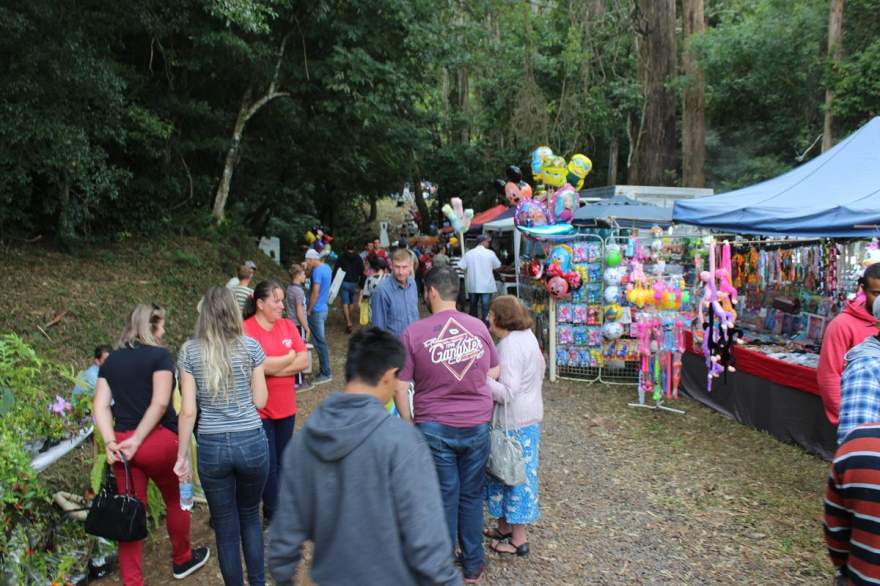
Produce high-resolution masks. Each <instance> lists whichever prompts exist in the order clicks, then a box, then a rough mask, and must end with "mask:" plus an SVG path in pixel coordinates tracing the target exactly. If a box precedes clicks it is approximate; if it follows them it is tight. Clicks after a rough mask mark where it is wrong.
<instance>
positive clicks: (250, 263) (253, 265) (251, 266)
mask: <svg viewBox="0 0 880 586" xmlns="http://www.w3.org/2000/svg"><path fill="white" fill-rule="evenodd" d="M244 266H246V267H247V268H249V269H254V270H257V263H255V262H254V261H252V260H246V261H244Z"/></svg>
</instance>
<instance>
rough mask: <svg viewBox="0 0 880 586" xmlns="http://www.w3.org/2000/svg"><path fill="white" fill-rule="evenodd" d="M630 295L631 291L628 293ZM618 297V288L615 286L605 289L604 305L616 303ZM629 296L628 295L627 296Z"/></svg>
mask: <svg viewBox="0 0 880 586" xmlns="http://www.w3.org/2000/svg"><path fill="white" fill-rule="evenodd" d="M630 293H632V291H630ZM619 296H620V287H618V286H616V285H611V286H610V287H606V288H605V293H604V297H605V303H617V302H618V300H619ZM627 296H629V295H627Z"/></svg>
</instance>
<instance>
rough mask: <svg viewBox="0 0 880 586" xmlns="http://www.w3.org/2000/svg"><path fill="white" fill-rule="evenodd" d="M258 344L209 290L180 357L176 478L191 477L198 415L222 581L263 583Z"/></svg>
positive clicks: (226, 294)
mask: <svg viewBox="0 0 880 586" xmlns="http://www.w3.org/2000/svg"><path fill="white" fill-rule="evenodd" d="M265 359H266V356H265V354H264V353H263V350H262V348H261V347H260V344H259V343H257V341H256V340H254V339H253V338H249V337H247V336H245V335H244V332H243V330H242V322H241V313H240V312H239V309H238V304H237V303H236V302H235V298H234V297H233V295H232V292H231V291H230V290H229V289H226V288H224V287H212V288H211V289H208V292H207V293H206V294H205V297H204V299H203V301H202V303H201V309H200V311H199V317H198V320H197V321H196V329H195V335H194V336H193V337H192V338H191V339H190V340H188V341H187V342H186V343H185V344H184V345H183V348H182V349H181V351H180V356H179V358H178V366H179V367H180V389H181V397H182V405H181V411H180V416H179V425H178V427H179V445H180V448H179V449H178V453H177V463H176V464H175V466H174V472H175V473H177V475H178V476H179V477H180V478H181V479H188V478H190V477H191V475H192V467H191V464H190V461H189V459H190V456H189V453H190V452H189V445H190V438H191V436H192V432H193V426H194V424H195V420H196V412H197V411H198V412H199V422H198V444H199V450H198V466H199V477H200V478H201V482H202V488H204V490H205V497H206V498H207V500H208V508H209V509H210V511H211V518H212V519H213V521H214V534H215V537H216V539H217V554H218V558H219V561H220V572H221V573H222V574H223V581H224V582H225V583H226V584H227V585H228V584H236V585H237V584H244V576H243V574H242V568H241V550H242V549H243V550H244V560H245V564H246V565H247V573H248V583H250V584H251V585H254V584H264V583H265V573H264V569H263V531H262V524H261V521H260V501H261V499H262V495H263V487H264V486H265V484H266V478H267V477H268V476H269V444H268V440H267V439H266V434H265V432H264V431H263V425H262V423H261V421H260V416H259V414H258V413H257V409H258V408H261V407H263V406H264V405H265V404H266V398H267V396H268V391H267V390H266V379H265V376H264V373H263V362H264V361H265Z"/></svg>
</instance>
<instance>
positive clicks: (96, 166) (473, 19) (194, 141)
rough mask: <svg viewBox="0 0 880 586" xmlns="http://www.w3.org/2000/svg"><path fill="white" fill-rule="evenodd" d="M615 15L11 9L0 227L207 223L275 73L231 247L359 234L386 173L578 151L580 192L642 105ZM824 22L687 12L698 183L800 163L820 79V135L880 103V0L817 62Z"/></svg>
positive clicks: (450, 185)
mask: <svg viewBox="0 0 880 586" xmlns="http://www.w3.org/2000/svg"><path fill="white" fill-rule="evenodd" d="M635 4H636V3H634V2H633V1H632V0H563V1H560V2H551V3H548V2H531V3H529V2H509V1H507V0H475V1H469V2H451V3H436V2H431V1H430V0H329V1H328V0H305V1H303V2H297V3H293V2H290V0H180V1H179V2H174V3H168V2H159V1H156V0H133V1H132V2H125V3H107V2H98V1H96V0H86V1H84V2H80V3H78V4H77V5H76V7H75V8H74V7H71V6H68V5H67V4H65V3H63V2H62V3H59V2H54V1H52V0H33V1H31V2H25V3H13V4H9V5H7V6H4V7H3V8H0V50H2V51H3V53H4V54H5V55H7V56H8V59H7V61H8V62H9V64H10V65H9V67H8V68H7V70H6V71H5V72H4V73H5V76H4V84H3V87H2V88H0V114H2V115H0V144H2V145H3V147H2V148H0V171H2V172H0V233H2V234H3V237H4V239H30V238H33V237H36V236H38V235H42V236H43V237H44V238H45V239H46V240H55V241H59V242H61V243H62V244H65V245H67V246H68V247H70V249H71V250H72V249H73V247H74V246H75V245H77V243H80V244H79V245H80V246H81V243H82V242H83V241H86V242H88V241H94V240H100V239H108V240H112V239H126V238H134V237H137V236H139V235H141V234H149V233H160V234H168V233H176V234H179V235H194V234H198V235H201V234H203V233H205V232H207V231H208V225H209V224H210V220H209V212H210V210H211V207H212V204H213V200H214V194H215V191H216V189H217V186H218V184H219V183H220V177H221V173H222V169H223V162H224V160H225V157H226V154H227V152H228V151H229V149H230V146H232V142H231V140H232V129H233V127H234V125H235V121H236V119H237V117H238V116H239V114H240V112H242V111H245V110H246V109H247V107H248V106H250V105H253V103H254V100H256V99H258V98H259V97H261V96H264V95H265V94H266V92H267V91H268V90H269V88H270V83H272V82H273V80H274V82H275V85H274V86H271V87H272V88H273V89H274V90H275V91H276V92H279V94H278V95H277V97H275V98H274V99H272V100H270V101H268V102H266V103H265V104H264V105H263V106H262V107H260V108H259V109H258V110H257V111H256V112H255V113H254V114H253V116H251V117H250V118H249V119H248V121H247V125H246V127H245V130H244V133H243V138H242V140H241V142H240V143H239V144H237V145H236V146H237V147H238V150H237V152H236V153H234V157H233V158H234V160H235V162H236V165H235V172H234V175H233V178H232V184H231V192H230V197H229V200H228V203H227V206H226V215H227V216H228V218H229V223H230V224H236V225H239V226H241V227H243V229H244V230H246V232H247V235H248V237H253V236H260V235H279V236H280V237H281V238H282V243H283V250H284V253H285V254H286V255H288V254H290V253H291V252H294V253H295V252H298V246H299V245H300V243H301V241H302V240H301V239H302V233H303V232H304V231H305V229H306V228H307V227H309V226H311V225H312V224H313V223H315V222H322V223H325V224H328V225H329V226H330V227H331V229H334V230H335V231H336V232H340V231H343V232H347V231H352V232H358V231H359V230H360V228H361V227H362V226H363V225H364V219H363V218H362V217H361V216H362V215H363V214H362V211H363V208H365V207H366V204H367V203H368V202H369V201H371V200H375V199H376V198H378V197H382V196H384V195H386V194H388V193H391V192H397V191H400V189H401V188H402V185H403V184H404V183H405V182H409V183H410V184H414V183H415V182H417V181H418V180H419V179H422V178H427V179H430V180H432V181H434V182H436V183H438V184H439V186H440V199H441V203H442V201H445V200H447V199H448V198H449V197H450V196H453V195H459V196H462V197H463V198H464V199H465V201H466V203H468V204H469V205H475V206H477V207H482V206H485V205H489V204H490V203H492V201H493V200H494V199H495V194H494V192H493V191H492V190H491V188H490V184H491V181H492V179H493V178H494V177H496V176H498V175H500V174H502V173H503V169H504V167H505V166H506V165H508V164H511V163H516V164H519V165H520V167H522V168H523V170H524V171H526V172H528V157H529V153H530V152H531V150H532V149H533V148H535V147H536V146H538V145H540V144H547V145H550V146H551V147H553V149H554V150H555V151H557V152H559V153H560V154H563V155H565V156H570V155H572V154H573V153H575V152H583V153H585V154H587V155H588V156H590V157H591V158H592V159H593V164H594V168H593V173H592V175H591V176H590V177H589V179H588V185H589V186H598V185H602V184H604V183H605V182H607V181H611V182H615V181H619V180H620V179H622V178H623V177H624V176H625V175H626V165H627V155H628V154H629V151H630V147H631V145H630V138H629V137H630V134H631V131H632V126H633V125H636V126H637V125H638V121H639V118H640V116H641V112H642V108H643V97H642V89H641V84H640V80H639V75H638V63H637V49H638V46H639V42H640V41H639V39H640V36H639V35H640V28H639V27H640V24H639V20H638V16H639V15H638V11H637V10H634V5H635ZM827 13H828V2H827V0H801V1H799V2H789V1H786V0H707V2H706V14H707V20H708V24H709V30H708V31H707V33H706V34H705V35H703V36H702V38H701V39H697V40H695V41H694V47H695V50H696V52H697V55H698V57H699V60H700V63H701V64H702V66H703V69H704V71H705V75H706V97H707V120H706V121H707V128H708V129H709V139H708V140H709V145H708V146H709V161H708V165H707V171H708V174H709V180H710V182H711V184H712V185H715V186H717V187H719V188H728V187H733V186H738V185H742V184H744V183H746V182H749V181H752V180H760V179H762V178H765V176H766V174H768V173H775V172H776V171H777V170H780V169H787V168H789V167H791V166H793V165H795V164H797V163H799V162H801V161H802V160H805V159H806V158H808V157H811V156H815V154H816V153H817V152H818V147H816V146H813V147H812V149H811V148H810V147H811V145H813V143H814V141H815V138H816V137H817V136H818V135H819V133H820V132H821V128H822V114H823V102H824V91H825V88H826V87H830V88H832V89H833V90H834V94H835V101H834V105H833V108H834V113H835V116H836V125H835V133H836V136H838V137H840V136H844V135H845V134H847V133H849V132H851V131H852V130H854V129H855V128H857V127H858V125H860V124H861V123H863V122H864V121H866V120H867V119H869V118H870V117H871V116H874V115H877V113H878V111H880V104H878V99H877V96H878V95H880V91H878V87H880V73H878V69H877V67H878V66H877V63H878V53H880V48H878V45H877V43H878V41H877V32H876V31H877V30H878V29H880V0H848V1H847V3H846V12H845V16H844V35H843V39H844V43H843V44H844V47H843V49H844V50H843V62H842V63H841V64H840V66H839V67H836V68H832V67H830V66H829V64H828V59H827V57H826V48H825V44H826V35H827V31H826V29H827V20H828V15H827ZM33 39H39V40H40V42H38V43H34V42H32V40H33ZM679 40H680V39H679ZM282 45H283V46H284V55H283V58H282V59H281V60H280V61H278V56H279V51H280V49H281V47H282ZM690 81H692V80H687V79H684V78H680V79H676V80H670V84H672V85H673V86H674V87H676V88H681V87H683V86H684V84H686V83H689V82H690ZM648 131H650V130H648ZM612 144H614V145H619V158H618V160H617V162H618V165H617V168H618V175H617V176H616V177H611V178H609V177H607V171H608V168H609V164H610V161H609V151H610V148H611V145H612Z"/></svg>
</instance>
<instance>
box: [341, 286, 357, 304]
mask: <svg viewBox="0 0 880 586" xmlns="http://www.w3.org/2000/svg"><path fill="white" fill-rule="evenodd" d="M356 293H357V283H350V282H348V281H343V282H342V287H341V288H340V289H339V295H340V297H342V305H352V304H354V298H355V294H356Z"/></svg>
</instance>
